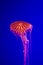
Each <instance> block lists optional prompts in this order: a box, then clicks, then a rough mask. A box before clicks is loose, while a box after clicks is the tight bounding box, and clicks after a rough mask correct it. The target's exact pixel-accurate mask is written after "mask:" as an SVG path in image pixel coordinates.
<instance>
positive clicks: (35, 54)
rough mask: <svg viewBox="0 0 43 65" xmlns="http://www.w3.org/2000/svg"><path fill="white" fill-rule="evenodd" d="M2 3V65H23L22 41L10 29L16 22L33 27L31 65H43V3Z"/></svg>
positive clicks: (0, 60)
mask: <svg viewBox="0 0 43 65" xmlns="http://www.w3.org/2000/svg"><path fill="white" fill-rule="evenodd" d="M0 3H1V5H0V6H1V8H0V11H1V12H0V65H23V52H22V50H23V48H22V41H21V39H20V38H19V37H15V35H13V34H12V33H11V32H10V29H9V26H10V24H11V23H12V22H13V21H16V20H23V21H27V22H30V23H31V24H32V25H33V31H32V58H31V64H30V65H43V42H42V40H43V35H42V34H43V2H42V1H19V0H18V1H1V2H0Z"/></svg>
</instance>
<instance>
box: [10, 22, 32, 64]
mask: <svg viewBox="0 0 43 65" xmlns="http://www.w3.org/2000/svg"><path fill="white" fill-rule="evenodd" d="M32 27H33V26H32V25H31V24H30V23H28V22H25V21H15V22H13V23H11V24H10V30H11V31H12V32H13V33H14V34H17V35H18V36H19V37H20V38H21V40H22V45H23V55H24V64H23V65H29V52H30V51H29V49H30V50H31V32H32ZM27 31H29V33H30V34H29V36H30V40H29V39H28V38H27V36H28V35H27Z"/></svg>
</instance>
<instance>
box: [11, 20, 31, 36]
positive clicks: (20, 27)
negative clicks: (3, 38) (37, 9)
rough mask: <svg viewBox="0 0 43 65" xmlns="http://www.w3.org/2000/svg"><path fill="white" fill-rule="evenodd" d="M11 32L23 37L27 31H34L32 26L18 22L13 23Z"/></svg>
mask: <svg viewBox="0 0 43 65" xmlns="http://www.w3.org/2000/svg"><path fill="white" fill-rule="evenodd" d="M10 30H11V31H12V32H14V33H16V34H18V35H19V36H22V35H23V34H25V33H26V31H27V30H30V31H31V30H32V25H31V24H29V23H27V22H24V21H16V22H13V23H11V25H10Z"/></svg>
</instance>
